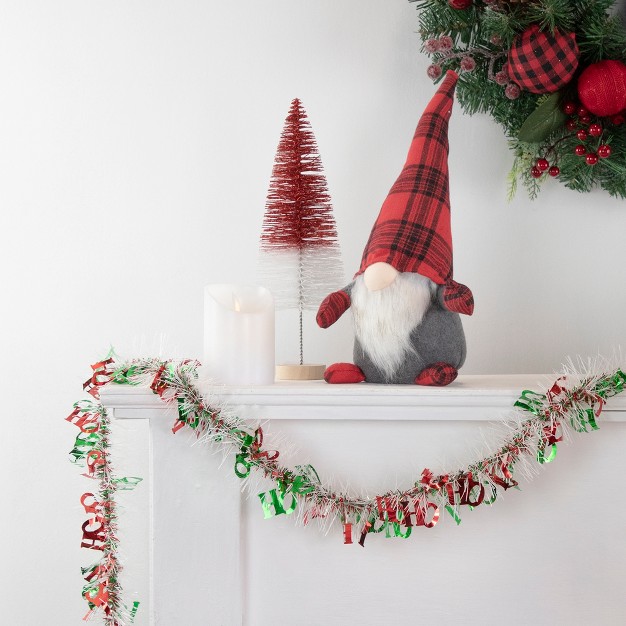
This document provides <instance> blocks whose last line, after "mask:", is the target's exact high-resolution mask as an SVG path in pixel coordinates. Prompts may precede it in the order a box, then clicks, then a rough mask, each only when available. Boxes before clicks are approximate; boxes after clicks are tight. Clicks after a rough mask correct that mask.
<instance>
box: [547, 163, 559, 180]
mask: <svg viewBox="0 0 626 626" xmlns="http://www.w3.org/2000/svg"><path fill="white" fill-rule="evenodd" d="M560 173H561V170H560V169H559V168H558V167H557V166H556V165H553V166H552V167H551V168H550V169H549V170H548V174H550V176H552V178H554V177H555V176H558V175H559V174H560Z"/></svg>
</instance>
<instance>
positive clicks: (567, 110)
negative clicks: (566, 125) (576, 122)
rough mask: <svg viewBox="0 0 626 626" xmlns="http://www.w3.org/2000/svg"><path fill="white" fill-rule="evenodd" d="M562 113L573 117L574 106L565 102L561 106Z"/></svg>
mask: <svg viewBox="0 0 626 626" xmlns="http://www.w3.org/2000/svg"><path fill="white" fill-rule="evenodd" d="M563 113H565V115H574V113H576V105H575V104H574V103H573V102H566V103H565V104H564V105H563Z"/></svg>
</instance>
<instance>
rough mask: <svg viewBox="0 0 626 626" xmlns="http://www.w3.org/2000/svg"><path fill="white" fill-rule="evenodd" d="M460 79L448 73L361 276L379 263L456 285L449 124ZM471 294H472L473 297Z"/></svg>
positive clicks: (376, 226)
mask: <svg viewBox="0 0 626 626" xmlns="http://www.w3.org/2000/svg"><path fill="white" fill-rule="evenodd" d="M457 78H458V76H457V75H456V74H455V73H454V72H451V71H450V72H448V73H447V75H446V77H445V78H444V80H443V82H442V83H441V85H440V86H439V89H438V90H437V92H436V93H435V95H434V96H433V98H432V99H431V101H430V103H429V104H428V106H427V107H426V109H425V111H424V113H423V114H422V117H421V119H420V121H419V124H418V125H417V130H416V131H415V135H414V137H413V141H412V143H411V147H410V149H409V154H408V156H407V160H406V163H405V165H404V168H403V169H402V172H401V173H400V176H399V177H398V179H397V180H396V182H395V183H394V185H393V187H392V188H391V190H390V192H389V195H388V196H387V198H386V199H385V202H384V203H383V206H382V208H381V210H380V214H379V215H378V219H377V220H376V223H375V224H374V227H373V228H372V232H371V234H370V237H369V240H368V242H367V245H366V246H365V251H364V252H363V259H362V260H361V267H360V269H359V271H358V272H357V274H356V275H357V276H358V275H359V274H361V273H362V272H364V271H365V270H366V269H367V268H368V267H369V266H370V265H372V264H373V263H378V262H384V263H389V265H391V266H393V267H394V268H395V269H397V270H398V271H399V272H417V273H419V274H422V275H423V276H426V277H428V278H430V279H431V280H432V281H434V282H435V283H437V284H438V285H445V284H447V283H448V282H450V281H451V279H452V233H451V231H450V193H449V189H448V120H449V118H450V113H451V112H452V104H453V102H454V88H455V86H456V81H457ZM470 293H471V292H470Z"/></svg>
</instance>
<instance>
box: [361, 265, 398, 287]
mask: <svg viewBox="0 0 626 626" xmlns="http://www.w3.org/2000/svg"><path fill="white" fill-rule="evenodd" d="M398 274H399V272H398V270H397V269H396V268H395V267H393V266H391V265H389V263H382V262H378V263H372V264H371V265H370V266H369V267H368V268H367V269H366V270H365V272H363V281H364V282H365V286H366V287H367V288H368V289H369V290H370V291H380V290H381V289H384V288H385V287H388V286H389V285H391V283H392V282H393V281H394V280H395V279H396V276H397V275H398Z"/></svg>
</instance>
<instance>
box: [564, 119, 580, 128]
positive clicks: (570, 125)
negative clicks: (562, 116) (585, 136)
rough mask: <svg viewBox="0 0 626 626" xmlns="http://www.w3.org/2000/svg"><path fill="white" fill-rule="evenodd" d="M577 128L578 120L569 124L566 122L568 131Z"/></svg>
mask: <svg viewBox="0 0 626 626" xmlns="http://www.w3.org/2000/svg"><path fill="white" fill-rule="evenodd" d="M577 127H578V124H577V123H576V120H567V122H565V128H567V130H576V128H577Z"/></svg>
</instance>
